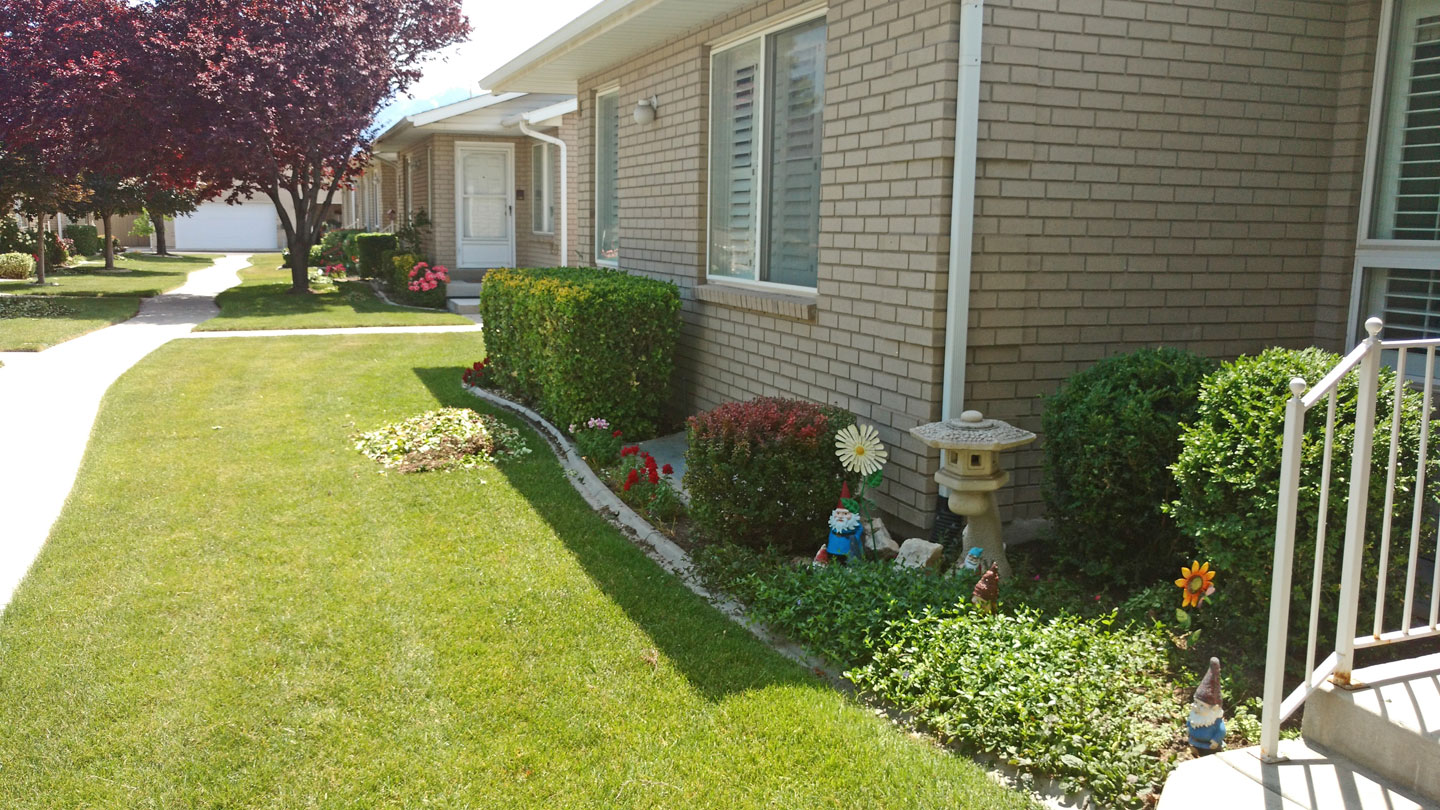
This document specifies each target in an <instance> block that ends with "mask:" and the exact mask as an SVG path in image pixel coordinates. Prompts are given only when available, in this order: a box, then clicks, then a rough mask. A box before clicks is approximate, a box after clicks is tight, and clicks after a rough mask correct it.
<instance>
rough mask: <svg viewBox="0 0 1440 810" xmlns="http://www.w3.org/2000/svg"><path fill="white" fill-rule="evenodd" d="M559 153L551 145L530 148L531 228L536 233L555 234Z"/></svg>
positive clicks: (543, 144)
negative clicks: (556, 164) (556, 169)
mask: <svg viewBox="0 0 1440 810" xmlns="http://www.w3.org/2000/svg"><path fill="white" fill-rule="evenodd" d="M559 151H560V150H559V149H558V148H557V147H556V146H555V145H554V144H550V143H537V144H535V145H534V146H532V147H531V148H530V226H531V230H533V231H534V232H535V233H554V232H555V195H554V190H555V160H556V157H555V156H556V155H557V154H558V153H559Z"/></svg>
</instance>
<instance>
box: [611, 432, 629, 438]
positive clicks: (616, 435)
mask: <svg viewBox="0 0 1440 810" xmlns="http://www.w3.org/2000/svg"><path fill="white" fill-rule="evenodd" d="M610 435H611V436H614V437H615V438H617V439H618V438H620V437H621V436H624V435H625V434H624V433H621V432H620V431H618V430H617V431H615V432H614V433H611V434H610Z"/></svg>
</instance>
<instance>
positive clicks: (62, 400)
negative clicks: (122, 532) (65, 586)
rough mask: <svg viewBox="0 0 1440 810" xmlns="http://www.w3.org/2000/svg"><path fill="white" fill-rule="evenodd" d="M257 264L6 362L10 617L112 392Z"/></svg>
mask: <svg viewBox="0 0 1440 810" xmlns="http://www.w3.org/2000/svg"><path fill="white" fill-rule="evenodd" d="M248 259H249V255H248V254H235V255H227V256H224V257H222V258H220V259H217V260H216V261H215V264H214V265H212V266H211V267H208V268H206V269H204V270H196V271H195V272H193V273H191V274H190V277H189V279H188V280H187V281H186V282H185V284H184V286H182V287H180V288H178V289H175V290H171V291H170V292H168V293H165V294H163V295H158V296H156V297H154V298H150V299H148V300H146V301H145V302H144V303H143V304H142V305H141V307H140V314H138V315H137V316H135V317H134V318H131V319H130V320H128V321H125V322H124V323H119V324H116V325H114V326H110V327H107V328H105V329H101V330H99V331H96V332H91V333H90V334H88V335H85V336H83V337H79V338H76V339H75V340H71V341H68V342H66V343H62V344H60V345H58V346H55V347H53V348H50V349H46V350H45V351H43V352H40V353H38V354H33V353H32V354H27V355H24V356H21V355H20V354H19V353H5V354H4V355H0V359H3V360H4V362H5V365H4V367H3V368H0V610H3V609H4V607H5V605H6V604H8V603H9V602H10V597H11V595H12V594H13V593H14V592H15V587H16V586H17V585H18V584H20V580H21V579H23V578H24V576H25V572H26V571H28V570H29V569H30V564H31V562H33V561H34V559H35V557H36V555H37V554H39V553H40V548H41V546H43V545H44V543H45V538H46V537H47V536H48V535H49V534H50V527H51V525H52V524H54V522H55V519H56V518H57V517H59V515H60V510H61V508H62V507H63V506H64V505H65V499H66V498H67V497H68V496H69V493H70V487H71V485H73V484H74V483H75V474H76V472H77V471H78V469H79V467H80V460H81V458H83V457H84V455H85V445H86V443H87V442H88V441H89V439H90V429H91V426H92V425H93V424H94V422H95V414H96V413H97V412H98V411H99V408H100V399H101V397H103V396H104V395H105V391H106V390H107V389H109V388H110V384H111V383H113V382H114V381H115V380H116V379H117V378H118V377H119V376H120V375H121V374H123V373H125V371H127V370H128V369H129V368H130V367H131V366H133V365H135V364H136V363H137V362H139V361H140V360H141V358H143V357H145V355H147V354H149V353H150V352H152V351H154V350H155V349H157V348H159V347H160V346H162V345H164V344H165V343H168V342H169V341H170V340H172V339H174V338H177V337H182V336H184V335H186V334H188V333H189V332H190V330H191V329H193V328H194V327H195V325H196V324H198V323H200V322H201V321H204V320H207V319H208V318H211V317H213V316H214V315H216V314H217V313H218V312H219V309H218V308H216V306H215V300H214V299H215V296H216V295H217V294H219V293H220V292H221V291H223V290H226V289H229V288H230V287H233V286H235V285H237V284H239V283H240V276H239V275H238V271H239V270H240V269H241V268H243V267H246V266H248V264H249V262H248Z"/></svg>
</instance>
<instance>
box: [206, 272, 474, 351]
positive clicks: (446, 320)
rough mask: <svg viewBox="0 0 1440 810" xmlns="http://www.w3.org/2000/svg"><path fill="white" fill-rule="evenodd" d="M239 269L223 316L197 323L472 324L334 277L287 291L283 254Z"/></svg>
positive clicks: (217, 326) (242, 326) (220, 327)
mask: <svg viewBox="0 0 1440 810" xmlns="http://www.w3.org/2000/svg"><path fill="white" fill-rule="evenodd" d="M250 262H251V266H250V267H249V268H248V269H245V270H242V271H240V278H241V284H240V286H239V287H232V288H230V289H228V290H226V291H225V292H222V293H220V295H219V296H218V297H217V298H216V299H215V301H216V303H217V304H219V305H220V314H219V315H216V316H215V317H214V318H211V319H210V320H208V321H205V322H204V323H202V324H200V325H199V326H197V327H196V330H197V331H201V332H214V331H227V330H232V329H233V330H253V329H326V328H334V327H346V326H445V325H450V326H468V325H471V324H472V323H473V321H471V320H470V319H468V318H465V317H463V316H460V315H455V314H453V313H450V312H437V311H434V310H429V311H427V310H419V309H410V308H407V307H400V306H395V305H393V304H387V303H385V302H384V301H381V300H380V299H379V298H378V297H377V296H376V295H375V291H374V290H372V289H370V287H369V285H367V284H364V283H362V282H358V281H340V280H335V282H334V283H333V284H324V285H321V286H318V287H317V288H316V289H315V291H314V292H313V293H312V294H310V295H295V294H292V293H289V292H287V291H288V290H290V289H291V288H292V286H293V284H292V280H291V275H290V271H289V270H288V269H286V268H285V267H284V266H283V265H282V263H281V258H280V254H278V253H263V254H257V255H255V256H253V257H251V259H250Z"/></svg>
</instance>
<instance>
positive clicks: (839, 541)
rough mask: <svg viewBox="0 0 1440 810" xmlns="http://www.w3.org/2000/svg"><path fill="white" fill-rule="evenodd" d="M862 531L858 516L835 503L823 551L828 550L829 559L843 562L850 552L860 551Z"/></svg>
mask: <svg viewBox="0 0 1440 810" xmlns="http://www.w3.org/2000/svg"><path fill="white" fill-rule="evenodd" d="M862 533H863V530H862V529H861V528H860V516H859V515H857V514H855V513H854V512H851V511H850V510H849V509H846V508H845V507H844V505H841V504H837V505H836V507H835V511H833V512H831V513H830V537H829V539H827V540H826V541H825V548H824V551H826V552H828V554H829V556H830V559H831V560H834V561H835V562H838V563H842V564H843V563H845V562H846V561H847V560H849V559H850V555H851V554H859V553H860V535H861V534H862Z"/></svg>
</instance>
